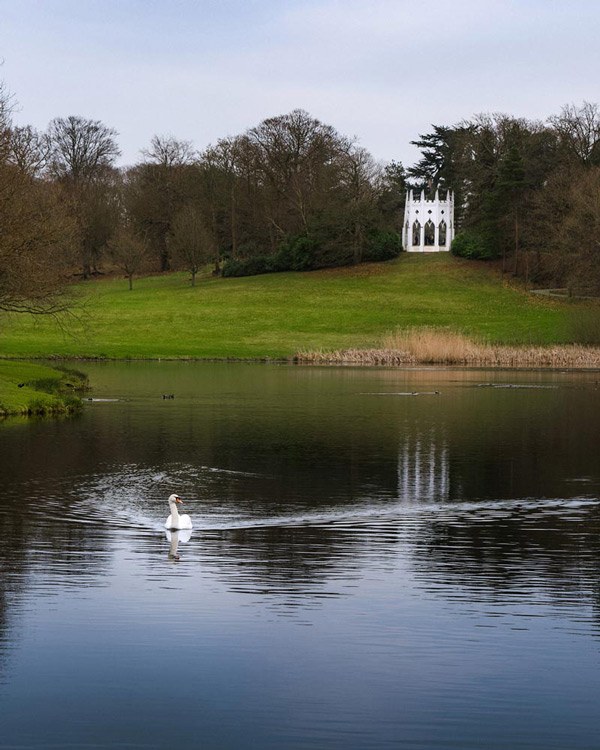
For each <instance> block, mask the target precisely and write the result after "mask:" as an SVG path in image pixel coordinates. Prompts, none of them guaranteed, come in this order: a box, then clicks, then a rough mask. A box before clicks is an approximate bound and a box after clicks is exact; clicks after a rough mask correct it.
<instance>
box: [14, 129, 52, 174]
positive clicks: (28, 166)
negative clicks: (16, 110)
mask: <svg viewBox="0 0 600 750" xmlns="http://www.w3.org/2000/svg"><path fill="white" fill-rule="evenodd" d="M49 156H50V143H49V141H48V138H47V137H46V135H45V134H44V133H40V132H39V130H36V129H35V128H33V127H31V125H24V126H22V127H14V128H12V130H11V133H10V151H9V154H8V161H9V163H11V164H14V165H15V166H16V167H18V168H19V169H20V170H21V171H22V172H25V173H26V174H28V175H30V176H31V177H41V175H42V173H43V171H44V169H45V168H46V167H47V164H48V158H49Z"/></svg>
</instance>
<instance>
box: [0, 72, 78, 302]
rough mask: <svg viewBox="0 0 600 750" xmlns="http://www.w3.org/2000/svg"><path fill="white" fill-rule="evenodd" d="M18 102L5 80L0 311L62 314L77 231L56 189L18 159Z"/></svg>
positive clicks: (0, 101) (0, 105)
mask: <svg viewBox="0 0 600 750" xmlns="http://www.w3.org/2000/svg"><path fill="white" fill-rule="evenodd" d="M13 104H14V102H13V98H12V96H11V94H10V93H9V92H8V90H7V89H6V86H5V85H4V84H3V83H2V82H1V81H0V310H3V311H8V312H18V313H31V314H53V313H58V312H61V311H64V310H65V309H67V308H68V307H69V299H68V297H67V295H66V294H65V284H66V277H67V273H68V270H69V269H68V262H69V260H70V251H71V250H72V248H73V244H74V238H75V234H76V227H75V225H74V222H73V221H72V220H71V218H70V217H69V215H68V213H67V212H66V211H65V210H64V206H63V205H62V203H61V201H60V196H59V195H58V193H57V191H56V190H55V189H54V187H53V186H52V185H51V184H48V183H46V182H43V181H40V180H36V179H34V178H33V176H32V173H31V171H29V170H27V169H25V168H24V167H23V165H20V164H19V163H16V162H15V161H14V160H13V155H14V152H13V149H12V147H13V145H14V139H13V132H14V131H13V129H12V127H11V119H10V118H11V112H12V109H13Z"/></svg>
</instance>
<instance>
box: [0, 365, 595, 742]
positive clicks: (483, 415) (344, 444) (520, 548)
mask: <svg viewBox="0 0 600 750" xmlns="http://www.w3.org/2000/svg"><path fill="white" fill-rule="evenodd" d="M89 372H90V377H91V380H92V382H93V383H95V384H96V388H95V391H94V397H95V398H96V399H98V400H97V401H94V402H91V403H89V404H88V405H87V407H86V410H85V412H84V414H83V415H82V416H81V417H79V418H75V419H70V420H58V421H40V422H30V423H23V422H22V421H14V422H12V421H7V422H4V423H2V424H0V476H1V477H2V487H3V492H2V496H1V497H0V566H1V576H0V730H1V733H0V747H36V748H37V747H68V746H70V747H84V746H93V747H114V746H116V745H122V746H125V747H134V746H135V747H156V748H159V747H160V748H163V747H164V748H166V747H169V748H170V747H173V746H174V745H176V744H179V745H181V746H182V747H196V746H206V747H210V748H244V747H260V748H281V747H285V748H288V747H289V748H315V747H318V748H338V747H339V748H440V749H441V748H449V747H455V748H461V749H462V748H481V747H486V748H508V747H510V748H590V747H594V746H595V744H596V728H597V722H598V719H599V718H600V716H599V713H600V712H599V710H598V707H597V701H596V699H595V697H596V694H597V691H598V688H600V669H599V667H600V655H599V645H600V641H599V639H598V634H599V627H600V570H599V566H600V498H599V494H600V492H599V491H600V465H599V464H600V462H599V459H598V450H597V446H598V445H599V444H600V390H599V383H598V374H597V373H588V374H586V373H579V374H576V375H569V374H565V373H548V372H546V373H520V374H516V375H515V373H502V372H497V373H489V372H477V371H443V370H442V371H435V370H429V371H428V370H424V371H394V370H379V371H376V370H374V371H370V370H361V369H344V368H340V369H333V368H331V369H330V368H323V369H319V368H293V367H281V366H263V365H241V364H240V365H216V364H215V365H208V364H183V363H160V364H157V363H154V364H128V365H126V364H106V365H100V364H98V365H89ZM165 392H168V393H173V394H174V395H175V398H174V399H168V400H163V399H162V393H165ZM407 394H410V395H407ZM413 394H414V395H413ZM173 492H176V493H177V494H179V495H181V497H182V498H183V499H184V501H185V510H186V512H188V513H189V514H190V515H191V517H192V520H193V522H194V531H193V533H192V532H191V530H187V531H180V532H168V531H167V532H166V533H165V529H164V527H163V524H164V519H165V517H166V515H167V514H168V506H167V498H168V496H169V495H170V494H171V493H173ZM31 716H35V721H34V722H32V721H31V720H30V717H31ZM167 719H168V721H167Z"/></svg>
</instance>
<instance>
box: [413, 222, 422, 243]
mask: <svg viewBox="0 0 600 750" xmlns="http://www.w3.org/2000/svg"><path fill="white" fill-rule="evenodd" d="M412 243H413V245H420V244H421V225H420V224H419V222H418V221H415V223H414V224H413V228H412Z"/></svg>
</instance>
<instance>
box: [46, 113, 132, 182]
mask: <svg viewBox="0 0 600 750" xmlns="http://www.w3.org/2000/svg"><path fill="white" fill-rule="evenodd" d="M116 136H117V132H116V130H113V129H112V128H109V127H107V126H106V125H104V124H103V123H102V122H100V121H99V120H87V119H85V118H84V117H76V116H74V115H70V116H69V117H66V118H63V117H57V118H55V119H54V120H52V122H51V123H50V125H49V126H48V140H49V144H50V157H49V169H50V173H51V174H52V176H53V177H54V178H55V179H56V180H59V181H61V182H66V183H71V184H73V185H79V184H80V183H82V182H90V181H92V180H94V179H96V178H97V176H98V174H99V173H103V172H104V170H105V168H106V167H112V165H113V164H114V162H115V159H116V158H117V157H118V156H120V155H121V151H120V150H119V147H118V146H117V142H116V140H115V138H116Z"/></svg>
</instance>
